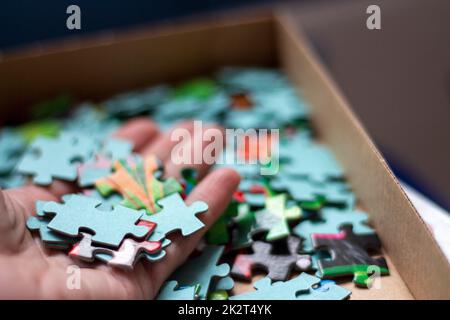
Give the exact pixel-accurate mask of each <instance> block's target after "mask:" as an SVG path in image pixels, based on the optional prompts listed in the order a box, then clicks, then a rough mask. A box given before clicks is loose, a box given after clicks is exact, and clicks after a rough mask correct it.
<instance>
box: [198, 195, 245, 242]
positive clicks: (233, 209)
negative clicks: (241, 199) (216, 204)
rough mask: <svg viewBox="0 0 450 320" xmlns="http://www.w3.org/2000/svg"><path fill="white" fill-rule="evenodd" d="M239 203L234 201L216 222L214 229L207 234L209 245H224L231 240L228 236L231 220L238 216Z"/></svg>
mask: <svg viewBox="0 0 450 320" xmlns="http://www.w3.org/2000/svg"><path fill="white" fill-rule="evenodd" d="M238 206H239V203H238V202H237V201H234V200H232V201H231V203H230V204H229V205H228V207H227V209H226V210H225V212H224V213H223V214H222V215H221V216H220V217H219V219H217V220H216V222H215V223H214V224H213V225H212V227H211V228H210V229H209V230H208V232H207V233H206V240H207V241H208V243H209V244H215V245H222V244H227V243H228V242H229V240H230V236H229V234H228V225H229V224H230V222H231V219H232V218H233V217H235V216H236V215H237V214H238Z"/></svg>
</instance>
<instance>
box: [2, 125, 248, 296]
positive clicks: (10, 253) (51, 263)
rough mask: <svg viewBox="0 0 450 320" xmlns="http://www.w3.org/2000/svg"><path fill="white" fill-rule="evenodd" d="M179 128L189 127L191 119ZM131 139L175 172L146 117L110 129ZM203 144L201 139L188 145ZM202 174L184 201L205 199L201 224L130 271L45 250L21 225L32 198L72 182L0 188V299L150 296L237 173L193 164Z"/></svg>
mask: <svg viewBox="0 0 450 320" xmlns="http://www.w3.org/2000/svg"><path fill="white" fill-rule="evenodd" d="M178 127H183V128H185V129H187V130H189V131H191V132H192V130H193V125H192V123H191V122H185V123H182V124H180V125H178ZM115 136H116V137H119V138H125V139H129V140H131V141H133V142H134V145H135V151H136V152H139V153H141V154H144V155H145V154H149V153H152V154H155V155H156V156H157V157H158V158H159V159H161V161H163V162H164V164H165V168H166V174H167V176H177V177H178V176H179V172H180V169H181V166H180V165H176V164H174V163H173V162H171V161H170V154H171V150H172V148H173V147H174V144H175V142H173V141H171V139H170V132H169V133H164V134H163V133H159V131H158V129H157V126H156V125H155V124H154V123H152V122H151V121H150V120H147V119H136V120H132V121H130V122H128V123H127V124H125V125H124V126H123V127H122V128H120V129H119V130H118V132H116V134H115ZM196 147H198V148H204V145H203V143H200V145H199V144H194V145H193V146H192V148H196ZM196 168H197V169H198V171H199V176H200V177H204V178H203V179H202V181H201V182H200V183H199V184H198V185H197V187H196V188H195V189H194V190H193V191H192V192H191V193H190V195H189V196H188V198H187V199H186V202H187V203H188V204H189V203H192V202H194V201H197V200H202V201H205V202H206V203H207V204H208V206H209V210H208V212H207V213H205V214H202V215H200V216H199V218H200V219H201V220H202V221H203V223H204V224H205V226H206V227H205V228H203V229H201V230H199V231H197V232H196V233H194V234H192V235H190V236H188V237H184V238H183V237H181V236H180V235H179V234H176V235H174V236H170V237H169V238H170V239H171V240H172V244H171V245H170V246H169V247H168V248H167V249H166V252H167V254H166V256H165V257H164V259H162V260H161V261H158V262H154V263H148V262H146V261H143V262H139V263H137V264H136V266H135V268H134V270H133V271H128V272H127V271H123V270H119V269H116V268H112V267H110V266H108V265H106V264H102V263H94V264H89V265H85V264H84V263H82V262H80V261H77V260H74V259H73V258H71V257H69V256H68V255H67V253H65V252H61V251H57V250H49V249H47V248H46V247H45V246H44V245H43V243H42V241H41V240H40V239H39V237H37V236H34V235H33V236H32V234H31V233H30V232H29V231H28V230H27V228H26V220H27V219H28V217H29V216H31V215H33V214H34V212H35V201H36V200H45V201H59V200H60V198H61V196H62V195H64V194H67V193H73V192H77V188H76V186H75V184H70V183H64V182H62V181H55V182H53V183H52V185H50V186H49V187H40V186H36V185H27V186H24V187H21V188H17V189H8V190H0V288H1V290H0V298H3V299H5V298H12V299H14V298H16V299H17V298H18V299H149V298H154V297H155V295H156V294H157V293H158V290H159V288H160V287H161V285H162V284H163V282H164V281H165V280H166V279H167V277H168V276H169V275H170V274H171V273H172V272H173V271H174V270H175V269H176V268H177V267H178V266H179V265H181V264H182V263H183V262H184V261H185V260H186V258H187V257H188V256H189V254H190V253H191V252H192V251H193V250H194V249H195V247H196V245H197V243H198V242H199V240H200V239H201V237H202V236H203V234H204V233H205V232H206V230H207V229H208V228H209V227H210V226H211V225H212V224H213V223H214V221H215V220H216V219H217V218H218V217H219V216H220V214H221V213H222V212H223V211H224V209H225V208H226V206H227V205H228V202H229V201H230V199H231V197H232V194H233V192H234V190H235V189H236V187H237V185H238V184H239V176H238V174H237V173H236V172H234V171H233V170H229V169H220V170H215V171H213V172H212V173H209V174H207V172H208V169H209V168H208V166H207V165H196ZM71 265H78V266H80V270H81V274H80V281H81V286H80V288H79V289H70V287H68V286H67V279H68V273H67V270H68V267H69V266H71Z"/></svg>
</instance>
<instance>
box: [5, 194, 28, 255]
mask: <svg viewBox="0 0 450 320" xmlns="http://www.w3.org/2000/svg"><path fill="white" fill-rule="evenodd" d="M21 211H22V210H21V207H20V205H18V204H17V203H16V202H15V201H14V200H13V199H12V198H11V196H10V194H9V193H8V192H7V191H5V190H1V189H0V252H13V251H14V252H15V251H17V250H20V247H21V243H22V242H23V241H24V238H27V236H26V235H25V232H26V230H25V219H26V218H25V215H24V214H23V212H21Z"/></svg>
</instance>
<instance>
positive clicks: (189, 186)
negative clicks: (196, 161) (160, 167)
mask: <svg viewBox="0 0 450 320" xmlns="http://www.w3.org/2000/svg"><path fill="white" fill-rule="evenodd" d="M181 176H182V185H183V187H184V193H185V194H186V195H189V193H191V191H192V190H193V189H194V187H195V186H196V185H197V184H198V181H199V179H198V171H197V170H196V169H194V168H183V169H181Z"/></svg>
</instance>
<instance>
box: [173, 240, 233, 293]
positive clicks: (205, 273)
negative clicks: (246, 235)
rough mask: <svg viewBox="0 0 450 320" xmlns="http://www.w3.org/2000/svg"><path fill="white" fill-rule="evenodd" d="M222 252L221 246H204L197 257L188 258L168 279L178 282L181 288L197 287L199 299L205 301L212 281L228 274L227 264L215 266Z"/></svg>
mask: <svg viewBox="0 0 450 320" xmlns="http://www.w3.org/2000/svg"><path fill="white" fill-rule="evenodd" d="M223 250H224V247H223V246H206V247H205V248H204V249H203V251H202V252H201V254H200V255H199V256H198V257H194V258H190V259H189V260H188V261H187V262H186V263H185V264H184V265H182V266H181V267H180V268H178V269H177V270H176V271H175V272H174V273H173V274H172V275H171V276H170V279H173V280H176V281H178V283H179V284H180V285H183V286H185V285H189V286H195V285H199V286H200V290H199V292H198V294H199V298H200V299H206V297H207V296H208V293H209V292H210V286H211V283H212V280H213V279H214V278H217V277H220V278H223V277H227V276H228V274H229V272H230V267H229V265H228V264H226V263H223V264H220V265H217V263H218V262H219V259H220V257H221V256H222V253H223Z"/></svg>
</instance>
